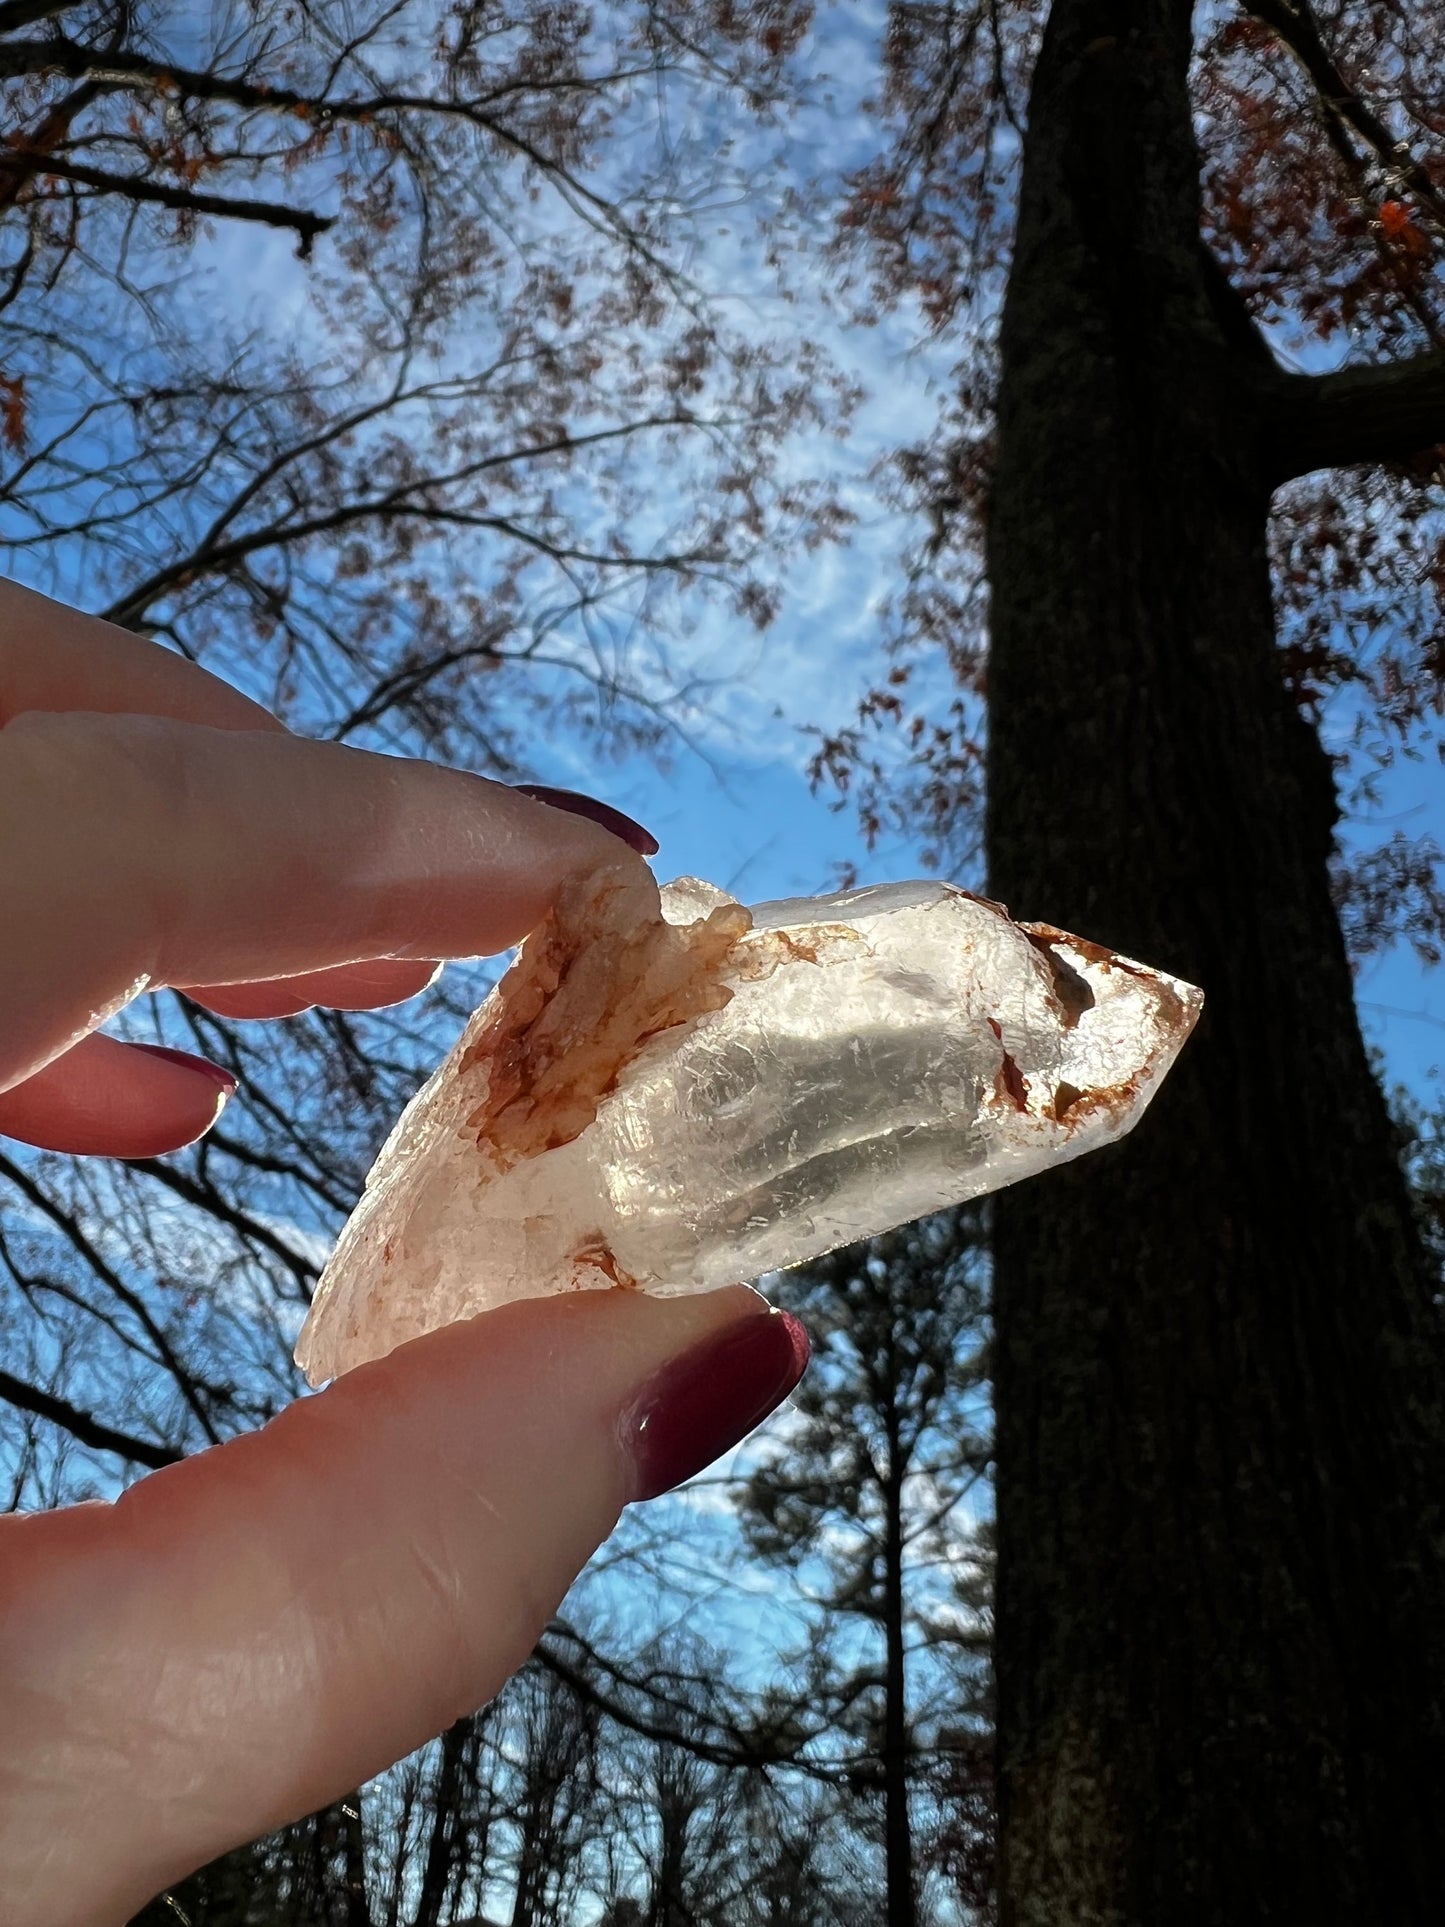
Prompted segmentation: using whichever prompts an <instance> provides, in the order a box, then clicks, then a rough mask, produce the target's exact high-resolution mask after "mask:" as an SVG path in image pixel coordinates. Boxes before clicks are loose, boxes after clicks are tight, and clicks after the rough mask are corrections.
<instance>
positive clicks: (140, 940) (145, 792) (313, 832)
mask: <svg viewBox="0 0 1445 1927" xmlns="http://www.w3.org/2000/svg"><path fill="white" fill-rule="evenodd" d="M619 862H622V863H626V864H629V865H638V864H639V863H640V859H638V858H636V857H634V856H632V855H631V854H630V853H629V852H628V850H627V849H626V846H625V845H623V844H622V843H621V842H620V841H619V840H618V839H617V838H615V837H613V836H611V835H609V834H608V832H607V831H606V830H603V829H601V828H599V827H598V826H597V825H596V824H593V823H590V822H588V821H587V820H586V819H585V818H582V817H579V816H574V815H570V814H567V813H566V812H564V811H562V810H558V809H552V808H549V807H548V806H547V805H546V804H543V803H535V802H532V801H531V800H530V799H528V798H526V797H523V796H518V795H517V794H516V793H515V792H514V791H512V790H509V789H507V788H505V787H504V786H502V785H501V784H497V783H489V782H487V781H486V780H485V779H483V778H482V777H478V776H468V775H465V774H463V773H462V772H460V771H457V770H448V769H441V768H438V767H437V766H435V765H434V764H429V763H419V762H411V761H408V760H404V759H402V758H398V757H391V756H379V755H373V754H371V753H370V752H368V751H366V750H359V749H349V748H345V747H343V746H342V745H340V744H336V743H315V742H307V741H305V740H304V739H302V738H300V737H296V736H289V735H278V734H275V733H272V732H260V731H238V730H218V729H209V728H204V727H202V726H200V725H197V724H193V723H179V722H173V721H171V720H169V719H168V718H159V717H154V716H92V715H88V714H83V713H70V714H65V715H56V714H43V713H34V712H31V713H27V714H25V715H22V716H20V717H18V718H17V719H16V720H15V721H14V722H12V723H11V724H9V725H8V726H7V727H6V728H5V729H4V730H0V875H4V876H5V879H6V905H5V911H6V922H5V941H4V942H3V944H0V1013H3V1019H4V1022H3V1031H4V1036H3V1041H0V1089H4V1088H6V1087H8V1086H9V1085H11V1084H14V1083H16V1082H19V1081H20V1079H21V1078H22V1077H26V1076H30V1075H33V1074H34V1073H35V1072H36V1071H38V1070H39V1069H41V1068H42V1067H43V1065H44V1064H46V1063H47V1062H49V1061H50V1059H51V1058H53V1057H55V1056H57V1055H58V1054H59V1053H60V1052H61V1051H62V1050H65V1049H67V1048H69V1046H70V1045H71V1044H72V1043H74V1042H75V1041H76V1040H77V1039H78V1038H79V1037H81V1036H83V1035H84V1034H85V1033H86V1032H87V1031H89V1030H92V1029H94V1028H96V1027H97V1026H98V1024H99V1023H100V1022H102V1021H103V1020H104V1019H105V1017H106V1016H108V1015H110V1014H111V1013H113V1012H114V1011H115V1010H116V1009H117V1008H119V1007H120V1006H121V1005H122V1004H123V1003H125V1002H126V1001H127V1000H128V999H129V997H130V996H132V995H134V994H136V992H137V991H138V990H140V989H144V988H146V987H147V986H148V985H157V984H181V985H185V984H195V985H210V984H214V985H220V984H235V983H245V982H266V981H271V980H273V979H275V978H277V977H286V976H295V975H298V974H300V973H302V972H309V971H314V970H326V969H331V968H334V967H335V966H336V965H339V964H355V963H364V962H368V961H372V960H375V959H377V958H390V959H397V958H401V959H412V960H415V961H417V962H421V961H424V960H428V959H431V958H435V957H464V956H476V955H479V954H482V953H490V952H495V951H497V950H502V949H505V948H506V947H507V946H508V945H510V944H513V943H515V942H517V941H518V940H519V939H520V938H521V937H522V936H524V935H525V934H526V932H527V931H528V930H529V929H531V928H532V927H533V926H534V925H535V924H536V923H537V922H538V921H539V920H540V919H541V917H542V916H543V915H544V914H545V912H546V910H547V908H548V906H549V905H550V903H551V902H552V901H553V899H554V898H555V895H556V892H557V890H558V889H559V888H560V886H561V883H562V880H563V878H564V877H565V876H567V875H569V874H572V873H575V872H576V871H578V870H582V869H592V868H596V867H598V866H601V865H606V864H616V863H619Z"/></svg>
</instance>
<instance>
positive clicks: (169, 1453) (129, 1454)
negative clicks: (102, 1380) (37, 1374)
mask: <svg viewBox="0 0 1445 1927" xmlns="http://www.w3.org/2000/svg"><path fill="white" fill-rule="evenodd" d="M0 1398H3V1399H4V1400H5V1401H6V1403H7V1404H10V1405H14V1406H16V1407H17V1408H18V1409H19V1410H20V1411H22V1412H34V1413H35V1414H36V1415H37V1416H38V1417H40V1418H44V1419H49V1420H50V1423H51V1424H52V1425H58V1426H59V1427H60V1429H61V1430H62V1431H63V1432H69V1434H70V1435H71V1437H72V1438H75V1439H79V1441H80V1443H81V1444H82V1445H88V1446H90V1447H91V1448H92V1449H93V1450H95V1451H97V1452H114V1453H115V1454H116V1456H117V1457H118V1458H122V1459H127V1460H129V1461H130V1463H131V1464H133V1465H148V1466H151V1467H152V1468H154V1469H159V1467H161V1466H163V1465H175V1464H177V1463H178V1462H179V1460H181V1459H182V1458H184V1456H185V1454H184V1453H182V1452H178V1451H177V1450H176V1449H175V1447H174V1446H171V1445H158V1444H155V1443H153V1442H152V1441H151V1440H149V1439H138V1438H135V1437H133V1436H132V1435H131V1434H130V1433H129V1432H117V1431H116V1429H115V1427H114V1426H112V1425H102V1424H101V1422H100V1420H99V1419H96V1418H92V1417H91V1415H90V1413H89V1412H82V1411H81V1409H80V1407H79V1406H78V1405H72V1404H70V1402H69V1401H68V1400H67V1399H63V1398H57V1397H56V1396H55V1395H54V1393H53V1392H43V1391H41V1389H40V1387H39V1386H38V1385H27V1384H26V1383H25V1381H24V1379H20V1378H16V1377H15V1376H14V1375H13V1374H12V1373H10V1372H7V1371H0Z"/></svg>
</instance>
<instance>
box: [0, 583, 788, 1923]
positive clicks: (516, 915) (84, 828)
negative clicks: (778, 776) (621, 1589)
mask: <svg viewBox="0 0 1445 1927" xmlns="http://www.w3.org/2000/svg"><path fill="white" fill-rule="evenodd" d="M620 847H621V846H619V844H618V843H617V841H616V840H615V839H614V838H613V837H611V836H609V835H608V833H607V832H606V831H605V830H602V829H599V828H597V827H596V826H595V825H593V824H591V823H588V822H585V821H582V820H581V819H579V818H576V817H571V816H568V815H565V814H563V813H562V812H561V811H560V810H556V809H549V808H547V807H545V806H544V805H542V804H540V803H534V802H531V801H529V800H528V799H526V798H524V797H521V796H518V795H516V794H515V793H514V792H513V791H510V790H508V789H505V788H503V787H500V786H498V785H496V784H492V783H487V782H484V781H483V780H482V779H480V778H478V777H471V776H467V775H465V774H462V773H459V772H456V771H451V770H444V769H440V768H437V767H434V766H432V765H429V764H424V763H417V762H407V761H402V760H399V759H394V758H389V757H381V756H374V755H369V754H367V753H366V752H364V751H361V750H354V749H348V748H342V747H339V746H337V745H334V744H323V743H314V742H308V741H304V740H302V739H300V738H298V737H296V736H293V735H291V734H289V733H288V732H287V731H286V730H285V729H284V728H283V727H282V726H281V724H280V723H278V722H277V721H276V719H275V718H274V717H272V716H270V715H269V714H267V712H266V711H264V710H262V709H260V708H258V707H257V706H256V705H254V704H253V703H251V702H249V701H248V700H247V699H246V698H245V697H243V696H241V695H240V694H238V693H237V692H236V691H235V690H233V689H231V688H229V687H228V686H227V685H226V684H225V683H223V682H221V681H219V680H217V679H216V678H215V677H213V676H211V675H209V674H207V673H206V672H205V671H204V670H202V669H199V668H197V667H195V666H194V665H192V664H189V663H186V662H183V661H182V660H180V659H179V658H177V657H175V656H173V655H171V654H170V653H169V652H167V651H166V650H163V649H161V648H159V647H157V646H156V645H153V644H151V643H148V642H145V641H143V640H141V639H138V638H136V637H134V636H130V635H128V634H126V633H124V632H122V631H120V630H116V629H112V628H110V627H108V626H107V625H106V624H104V623H101V622H98V621H96V620H94V619H93V618H90V617H85V616H81V615H78V614H76V613H75V612H74V611H71V610H68V609H63V608H61V607H59V606H58V605H57V604H55V603H52V602H49V601H47V600H45V599H43V598H41V597H39V596H35V595H31V594H29V593H28V592H26V591H24V590H21V589H18V588H16V587H14V586H12V585H8V584H0V879H3V890H4V907H3V911H0V1135H7V1136H9V1137H12V1138H15V1139H19V1140H21V1141H23V1142H26V1143H32V1144H43V1145H46V1146H48V1147H49V1148H51V1149H55V1150H61V1151H73V1152H77V1153H81V1154H86V1155H92V1156H96V1155H100V1156H104V1155H111V1156H136V1155H142V1154H145V1155H150V1154H155V1153H157V1152H159V1151H162V1150H166V1149H175V1148H178V1147H179V1146H181V1145H184V1144H187V1143H189V1142H191V1141H192V1140H194V1139H195V1138H197V1137H198V1136H200V1135H201V1134H202V1133H203V1132H204V1131H205V1130H206V1129H208V1128H209V1126H210V1124H211V1123H212V1122H213V1121H214V1119H215V1116H216V1114H217V1110H218V1108H219V1092H218V1090H217V1087H216V1086H215V1084H214V1082H208V1080H207V1079H205V1078H204V1077H202V1076H198V1075H197V1074H196V1073H195V1072H193V1071H191V1070H189V1069H187V1068H185V1067H184V1066H179V1065H176V1064H173V1063H171V1062H169V1061H168V1060H166V1059H163V1058H158V1057H153V1056H148V1055H145V1054H143V1053H140V1052H137V1051H135V1050H132V1049H131V1048H130V1047H129V1046H128V1045H126V1044H123V1043H120V1042H118V1041H116V1040H114V1039H112V1038H108V1037H105V1036H101V1035H99V1034H97V1025H98V1024H99V1023H100V1022H101V1021H103V1019H104V1017H105V1015H106V1014H107V1013H109V1012H112V1011H114V1010H115V1009H116V1008H117V1007H118V1006H119V1005H120V1004H121V1003H123V1002H124V1001H125V999H126V998H127V997H128V996H129V995H130V994H131V993H132V992H136V991H137V986H142V989H141V990H140V991H139V992H138V993H137V994H142V995H143V994H144V993H145V989H146V988H149V989H158V988H160V987H162V986H167V985H169V986H174V987H179V988H183V989H184V990H185V992H186V994H187V996H189V997H192V998H194V999H195V1000H197V1001H198V1002H200V1003H202V1004H204V1005H207V1006H209V1007H210V1008H211V1009H213V1010H217V1011H222V1012H225V1013H227V1014H229V1015H231V1016H234V1017H240V1018H246V1019H255V1020H265V1019H266V1018H274V1017H277V1016H282V1015H286V1014H289V1013H292V1012H295V1011H296V1010H298V1009H302V1008H305V1006H306V1005H307V1004H309V1003H331V1004H338V1005H341V1006H343V1007H346V1008H353V1009H364V1008H371V1007H376V1006H380V1005H384V1004H390V1003H395V1002H397V1001H399V1000H400V999H402V998H405V997H408V996H411V995H413V994H415V993H416V992H417V991H418V990H420V989H421V988H422V987H423V986H424V985H425V984H426V983H427V982H428V981H429V980H430V978H431V977H432V975H433V973H434V971H435V969H436V967H437V960H438V959H445V958H448V957H462V956H476V955H480V954H489V953H493V952H496V951H499V950H502V949H505V948H506V947H507V946H509V945H510V944H512V943H514V942H516V941H517V940H518V939H519V938H520V937H522V936H523V935H524V934H525V932H526V931H527V930H528V929H529V928H530V927H531V926H532V925H533V924H535V923H536V922H537V921H538V919H539V918H540V917H541V916H542V915H543V914H544V913H545V911H546V909H547V907H548V904H549V903H550V901H551V900H552V898H553V895H554V894H555V892H556V890H557V888H558V886H559V885H560V883H561V881H562V879H563V878H564V877H565V876H567V875H569V874H571V873H573V872H575V871H577V870H579V869H585V868H590V867H593V866H596V865H598V864H602V863H616V862H617V861H619V852H620ZM621 860H625V861H636V860H637V859H635V858H632V857H629V856H627V855H626V853H625V852H623V853H622V856H621ZM759 1316H766V1310H765V1307H763V1306H762V1303H761V1301H760V1300H759V1299H758V1298H757V1297H756V1296H755V1295H754V1294H753V1293H751V1292H748V1291H745V1290H742V1289H741V1288H737V1289H734V1290H729V1291H722V1292H715V1293H711V1294H709V1295H707V1296H704V1297H699V1298H684V1299H679V1300H666V1301H662V1300H655V1299H648V1298H644V1297H641V1296H639V1295H637V1294H635V1293H618V1292H588V1293H584V1294H581V1295H579V1296H577V1297H574V1298H569V1299H565V1300H550V1301H543V1302H538V1303H531V1304H521V1305H514V1306H511V1307H508V1308H506V1309H505V1310H502V1311H498V1312H494V1313H491V1314H489V1315H488V1316H487V1317H485V1318H481V1319H477V1320H474V1321H472V1322H471V1323H469V1324H464V1325H457V1326H453V1327H451V1328H449V1329H448V1330H445V1331H441V1332H437V1333H434V1334H432V1335H431V1336H430V1337H428V1338H423V1339H420V1340H418V1341H416V1343H414V1344H411V1345H407V1346H405V1347H403V1348H402V1349H401V1350H400V1351H398V1352H396V1353H393V1354H392V1356H391V1357H390V1358H388V1359H384V1360H382V1361H380V1362H379V1363H377V1364H375V1365H371V1366H367V1367H364V1368H363V1369H361V1370H360V1371H357V1372H355V1373H352V1374H350V1375H349V1376H347V1377H345V1378H343V1379H341V1380H340V1381H338V1382H337V1384H336V1385H334V1386H333V1387H331V1388H330V1389H329V1390H327V1391H325V1392H323V1393H322V1394H320V1395H319V1396H318V1397H315V1398H308V1399H304V1400H302V1401H300V1402H299V1403H298V1404H296V1405H293V1406H292V1407H291V1408H290V1409H289V1410H288V1411H286V1412H285V1413H283V1414H282V1416H281V1417H280V1418H278V1419H277V1420H275V1421H274V1422H273V1423H272V1424H271V1425H269V1426H267V1427H266V1428H265V1430H264V1431H262V1432H259V1433H256V1434H254V1435H252V1436H250V1437H247V1438H242V1439H238V1440H235V1441H233V1442H231V1443H229V1444H226V1445H223V1446H220V1447H217V1448H215V1449H213V1450H211V1451H207V1452H203V1453H200V1454H199V1455H197V1456H196V1457H194V1458H191V1459H189V1460H187V1461H186V1462H185V1463H183V1464H181V1465H177V1466H173V1467H169V1468H167V1469H166V1470H164V1471H161V1472H157V1473H153V1474H152V1475H151V1476H149V1477H147V1478H144V1479H142V1480H140V1481H139V1482H138V1483H137V1484H136V1485H134V1486H133V1487H132V1488H131V1489H130V1490H129V1491H128V1492H127V1493H126V1494H125V1495H124V1497H122V1498H121V1499H120V1500H119V1501H118V1502H117V1503H115V1504H113V1505H111V1504H92V1505H83V1506H75V1507H72V1508H70V1509H68V1510H65V1511H61V1512H55V1513H46V1514H36V1515H31V1516H20V1517H9V1518H5V1519H0V1706H3V1708H4V1726H3V1738H0V1895H3V1899H4V1906H3V1917H4V1920H5V1922H6V1923H7V1927H32V1923H34V1927H41V1923H43V1924H44V1927H108V1924H109V1923H119V1922H122V1921H124V1920H125V1919H126V1918H127V1917H128V1916H129V1915H130V1914H131V1913H132V1912H134V1911H135V1910H136V1909H138V1908H139V1907H140V1906H142V1905H143V1904H144V1903H145V1902H146V1901H147V1900H148V1899H149V1898H151V1897H152V1896H153V1895H154V1894H156V1893H157V1892H159V1891H160V1890H161V1889H162V1888H164V1887H165V1886H167V1885H168V1884H169V1883H171V1882H172V1881H174V1880H176V1879H179V1878H180V1877H181V1876H182V1875H184V1874H185V1873H187V1872H189V1871H190V1870H191V1869H193V1868H194V1867H196V1866H198V1865H200V1864H201V1863H203V1862H204V1861H205V1860H207V1859H209V1858H211V1857H213V1856H214V1855H215V1854H217V1853H219V1852H221V1851H223V1850H224V1849H225V1848H227V1847H230V1846H233V1845H236V1844H238V1843H239V1842H241V1841H243V1840H247V1839H251V1838H254V1837H256V1836H258V1835H260V1834H262V1833H264V1832H266V1831H268V1830H270V1829H271V1828H273V1827H275V1826H278V1825H280V1824H282V1823H283V1822H285V1821H287V1820H290V1819H294V1818H296V1817H297V1816H299V1815H301V1814H304V1813H307V1812H310V1811H312V1810H313V1809H315V1808H317V1807H319V1806H321V1805H323V1804H324V1803H325V1802H327V1801H329V1800H331V1799H334V1798H336V1797H337V1796H339V1795H341V1794H342V1793H344V1792H346V1791H347V1790H348V1789H350V1788H353V1787H355V1786H357V1785H358V1784H359V1783H360V1782H362V1781H364V1780H365V1779H367V1778H368V1777H370V1776H371V1775H372V1774H374V1773H376V1772H377V1771H379V1770H380V1769H381V1768H383V1767H384V1766H386V1765H388V1764H389V1763H390V1762H392V1761H393V1760H396V1759H398V1758H400V1757H401V1756H402V1755H403V1754H405V1753H407V1752H408V1751H410V1750H411V1749H412V1748H413V1747H415V1746H417V1745H419V1744H420V1743H421V1742H423V1741H424V1740H426V1739H427V1738H429V1737H430V1736H432V1735H434V1734H436V1733H439V1732H440V1731H441V1730H442V1729H443V1728H444V1727H446V1726H447V1725H449V1724H450V1723H451V1721H452V1720H454V1719H455V1718H456V1717H458V1715H460V1714H461V1713H463V1712H467V1711H470V1710H472V1709H473V1708H475V1707H477V1706H479V1705H481V1704H482V1703H483V1702H484V1701H485V1700H487V1699H488V1698H490V1697H491V1696H492V1694H494V1693H495V1692H496V1691H497V1690H498V1688H499V1687H500V1686H501V1684H502V1683H503V1681H504V1680H505V1679H506V1677H507V1676H508V1674H509V1673H510V1672H512V1671H513V1670H514V1669H515V1668H516V1667H517V1666H518V1665H519V1664H520V1663H521V1661H522V1660H523V1658H525V1656H526V1654H527V1653H528V1651H529V1650H530V1649H531V1647H532V1645H533V1644H534V1643H535V1641H536V1639H537V1637H538V1634H539V1633H540V1631H541V1630H542V1628H543V1626H544V1624H545V1622H546V1620H547V1619H548V1617H549V1616H550V1614H551V1613H552V1612H553V1611H554V1610H555V1608H556V1606H557V1604H558V1602H559V1601H560V1599H561V1597H562V1595H563V1593H564V1592H565V1590H566V1588H567V1586H568V1585H569V1583H570V1582H571V1580H572V1578H573V1577H574V1575H575V1574H576V1573H577V1572H578V1570H579V1569H580V1568H581V1566H582V1565H583V1563H584V1562H585V1560H586V1559H587V1557H588V1556H589V1555H590V1553H591V1552H592V1551H593V1550H594V1548H595V1547H596V1546H597V1545H598V1544H599V1543H600V1542H601V1541H602V1540H603V1539H604V1538H605V1537H606V1535H607V1534H608V1532H609V1531H610V1530H611V1528H612V1526H613V1525H614V1523H615V1522H616V1519H617V1517H618V1514H619V1512H620V1510H621V1508H622V1506H623V1505H624V1504H625V1503H626V1502H627V1501H628V1499H629V1498H630V1497H631V1496H632V1493H633V1491H634V1489H635V1487H634V1483H633V1478H634V1468H633V1467H632V1465H631V1464H630V1462H629V1459H628V1454H627V1450H626V1448H625V1445H624V1443H623V1440H622V1434H621V1428H620V1425H619V1414H620V1413H622V1412H623V1411H624V1409H625V1408H626V1407H627V1404H628V1401H629V1399H630V1398H631V1397H632V1395H633V1394H634V1392H635V1391H636V1388H637V1387H638V1386H639V1385H641V1384H643V1383H644V1382H645V1381H647V1380H648V1379H649V1378H650V1377H651V1376H652V1374H654V1373H655V1372H656V1371H657V1370H658V1369H659V1368H660V1367H661V1366H662V1365H664V1364H665V1363H666V1362H667V1361H668V1360H669V1359H672V1358H674V1357H676V1356H677V1355H678V1354H679V1353H682V1352H685V1351H686V1350H688V1349H689V1348H690V1347H692V1346H694V1345H696V1344H697V1343H698V1342H699V1341H700V1340H702V1339H704V1338H706V1337H708V1336H709V1335H712V1334H715V1333H717V1332H719V1331H721V1330H723V1328H725V1327H728V1326H731V1325H734V1324H737V1323H739V1322H740V1321H742V1320H746V1319H750V1318H756V1317H759Z"/></svg>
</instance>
